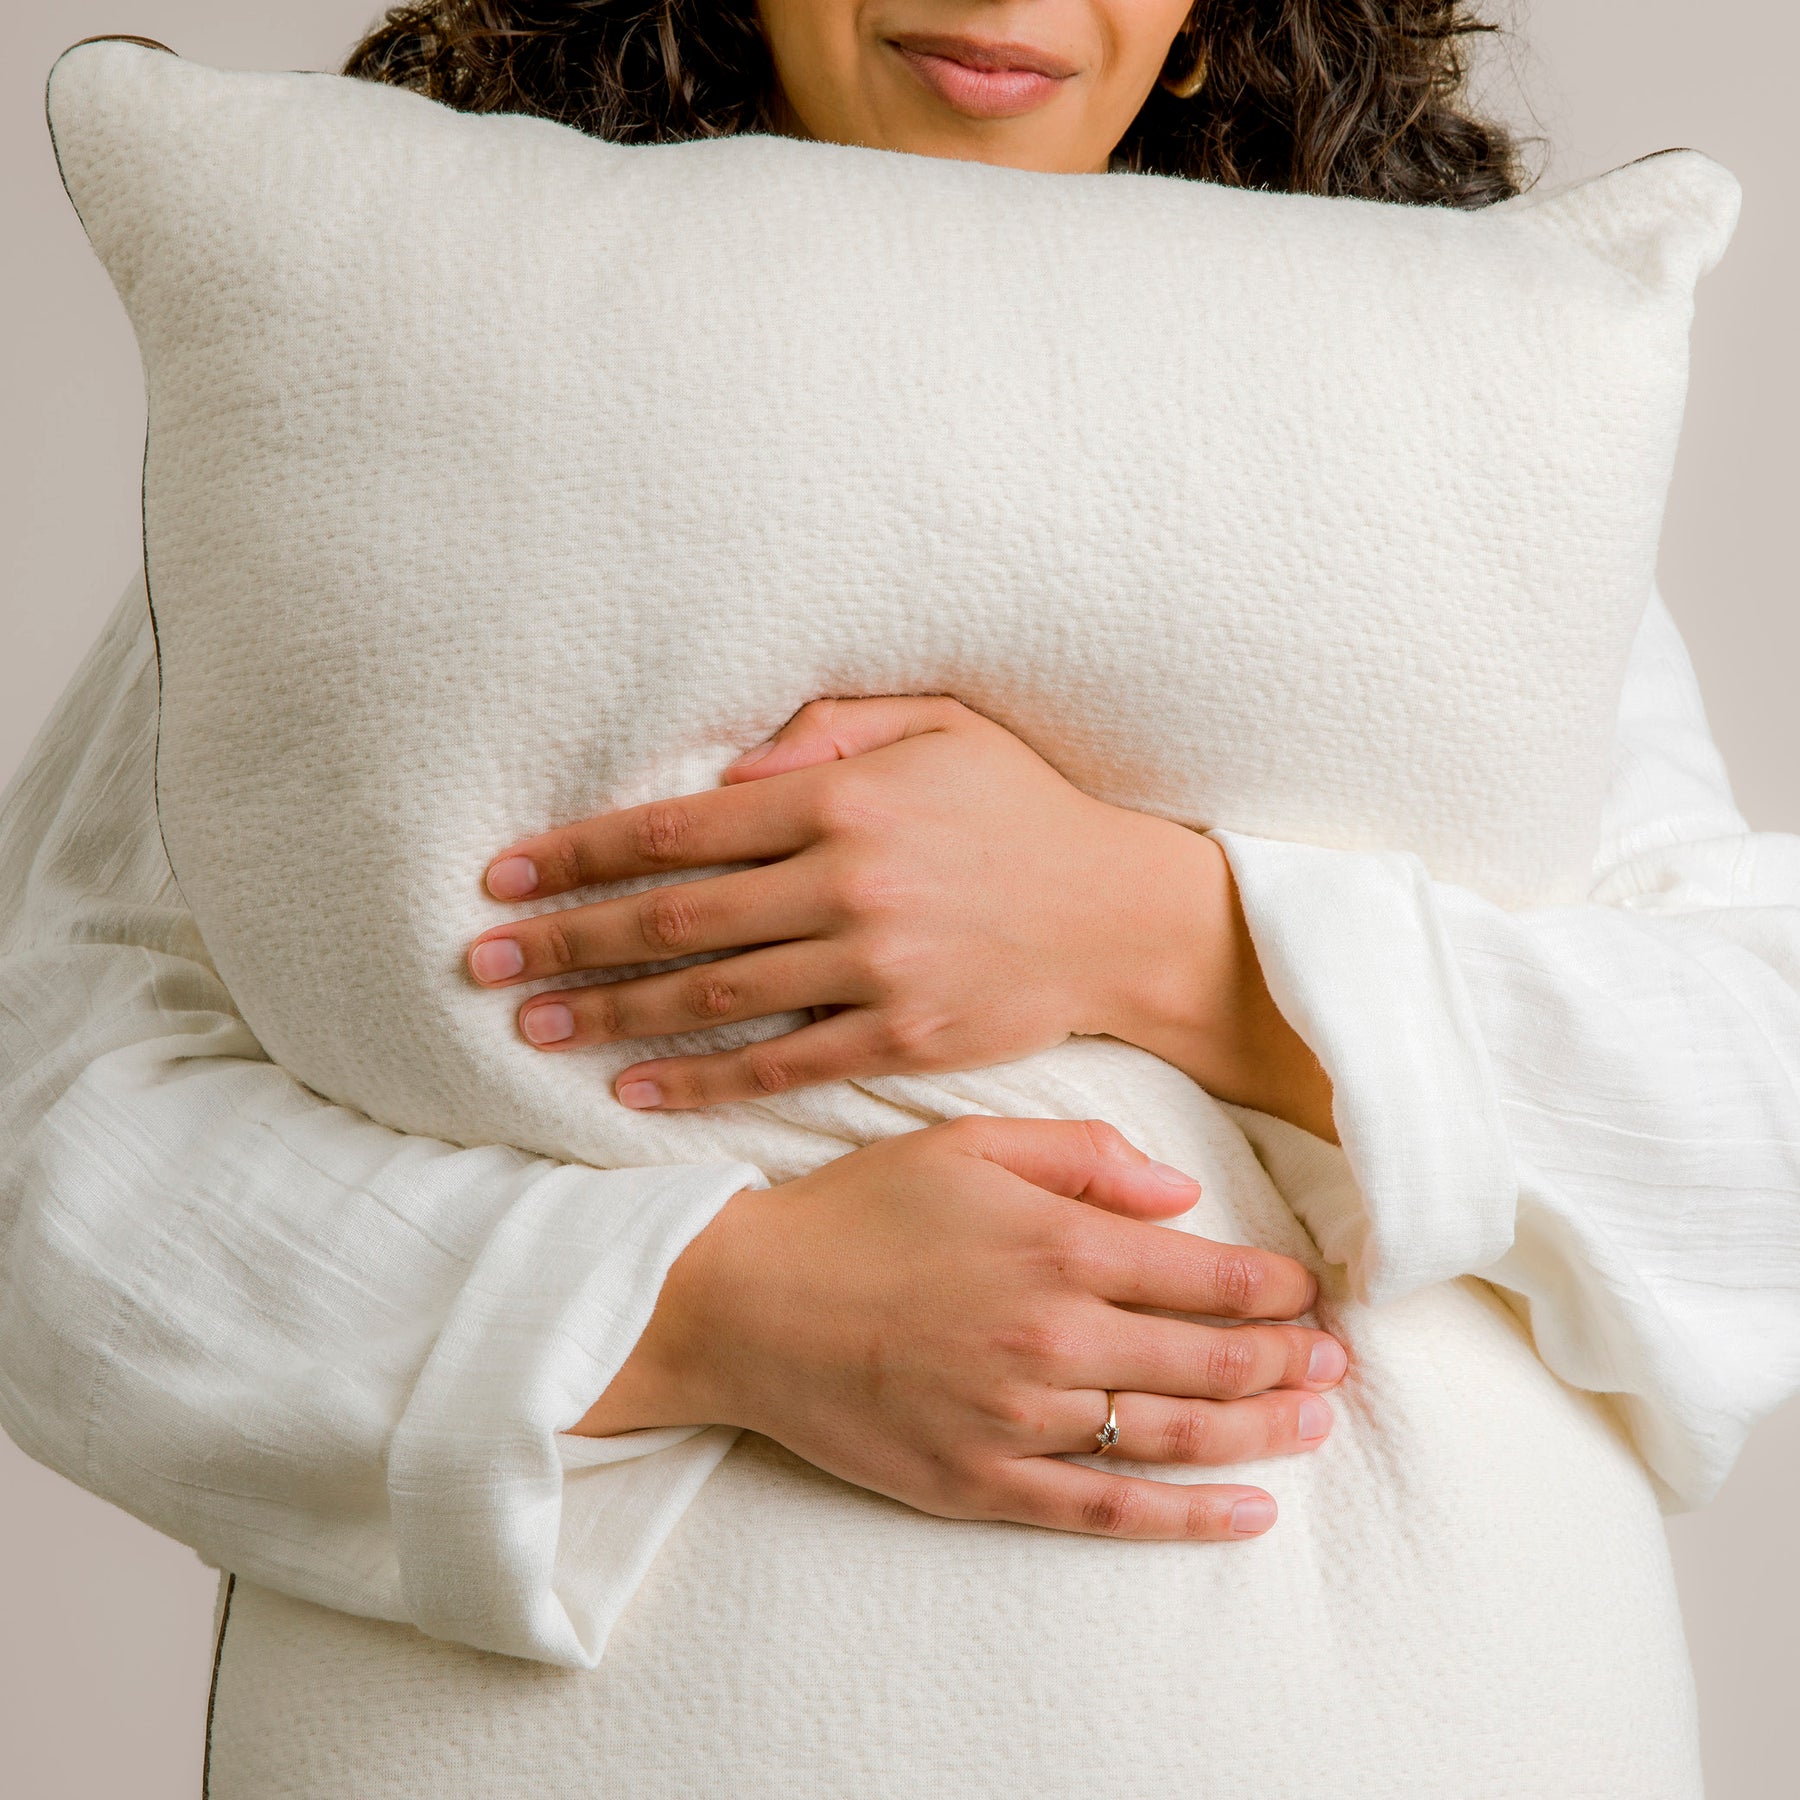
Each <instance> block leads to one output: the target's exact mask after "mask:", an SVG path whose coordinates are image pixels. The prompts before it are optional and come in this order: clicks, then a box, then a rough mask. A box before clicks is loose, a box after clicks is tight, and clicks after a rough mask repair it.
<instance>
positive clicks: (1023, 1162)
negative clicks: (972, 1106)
mask: <svg viewBox="0 0 1800 1800" xmlns="http://www.w3.org/2000/svg"><path fill="white" fill-rule="evenodd" d="M944 1129H945V1130H946V1131H949V1132H953V1133H955V1134H956V1136H957V1137H959V1138H960V1139H961V1140H962V1141H961V1143H960V1144H959V1145H958V1148H959V1149H961V1150H963V1151H965V1152H966V1153H967V1154H968V1155H971V1156H978V1157H980V1158H981V1159H982V1161H984V1162H990V1163H994V1164H996V1165H997V1166H999V1167H1000V1168H1003V1169H1006V1170H1008V1171H1009V1172H1010V1173H1012V1174H1014V1175H1017V1176H1018V1177H1019V1179H1020V1180H1022V1181H1029V1182H1030V1183H1031V1184H1032V1185H1033V1186H1034V1187H1040V1188H1044V1189H1045V1190H1047V1191H1048V1192H1050V1193H1052V1194H1062V1195H1064V1196H1066V1197H1067V1198H1068V1199H1070V1200H1085V1201H1086V1202H1087V1203H1088V1204H1089V1205H1090V1206H1098V1207H1101V1208H1102V1209H1103V1210H1105V1211H1107V1212H1111V1213H1118V1214H1119V1215H1120V1216H1121V1217H1123V1218H1127V1219H1172V1218H1175V1217H1177V1216H1178V1215H1179V1214H1181V1213H1184V1212H1186V1211H1188V1209H1189V1208H1190V1207H1192V1206H1193V1204H1194V1202H1195V1201H1196V1200H1198V1199H1199V1198H1200V1184H1199V1182H1197V1181H1196V1180H1194V1178H1193V1177H1192V1176H1191V1175H1184V1174H1182V1172H1181V1171H1180V1170H1179V1169H1173V1168H1170V1167H1169V1165H1168V1164H1167V1163H1159V1162H1152V1161H1151V1159H1150V1158H1149V1157H1147V1156H1146V1155H1145V1154H1144V1153H1143V1151H1141V1150H1140V1149H1138V1148H1137V1146H1136V1145H1135V1144H1133V1143H1131V1142H1130V1141H1129V1139H1127V1138H1126V1137H1125V1136H1124V1134H1123V1133H1121V1132H1120V1131H1118V1130H1116V1129H1115V1128H1114V1127H1113V1126H1111V1125H1108V1124H1105V1123H1104V1122H1102V1121H1101V1120H1098V1119H990V1118H982V1117H970V1118H963V1119H958V1120H957V1121H956V1122H955V1123H954V1124H953V1125H948V1126H945V1127H944Z"/></svg>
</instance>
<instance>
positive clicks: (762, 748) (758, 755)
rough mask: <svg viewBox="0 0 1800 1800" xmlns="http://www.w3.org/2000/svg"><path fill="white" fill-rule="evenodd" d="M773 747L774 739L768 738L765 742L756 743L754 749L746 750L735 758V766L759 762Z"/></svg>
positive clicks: (740, 766)
mask: <svg viewBox="0 0 1800 1800" xmlns="http://www.w3.org/2000/svg"><path fill="white" fill-rule="evenodd" d="M774 748H775V740H774V739H773V738H770V739H769V741H768V742H767V743H766V744H758V745H757V746H756V748H755V749H754V750H746V751H745V752H744V754H743V755H742V756H740V757H739V758H738V759H737V767H738V768H740V769H741V768H742V767H743V766H744V764H745V763H753V762H761V761H762V759H763V758H764V757H765V756H767V755H768V754H769V752H770V751H771V750H773V749H774Z"/></svg>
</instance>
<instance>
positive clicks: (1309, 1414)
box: [1300, 1394, 1331, 1444]
mask: <svg viewBox="0 0 1800 1800" xmlns="http://www.w3.org/2000/svg"><path fill="white" fill-rule="evenodd" d="M1330 1429H1331V1408H1330V1407H1329V1406H1327V1405H1326V1404H1325V1402H1324V1401H1323V1400H1321V1399H1320V1398H1319V1396H1318V1395H1317V1394H1308V1395H1307V1396H1306V1398H1305V1399H1304V1400H1302V1401H1301V1402H1300V1441H1301V1443H1303V1444H1316V1443H1317V1442H1318V1441H1319V1439H1320V1438H1322V1437H1323V1436H1324V1435H1325V1434H1326V1433H1327V1432H1328V1431H1329V1430H1330Z"/></svg>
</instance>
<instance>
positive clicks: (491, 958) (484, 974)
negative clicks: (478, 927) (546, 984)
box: [469, 938, 525, 981]
mask: <svg viewBox="0 0 1800 1800" xmlns="http://www.w3.org/2000/svg"><path fill="white" fill-rule="evenodd" d="M469 967H470V968H471V969H473V970H474V971H475V979H476V980H477V981H508V980H510V979H511V978H512V977H513V976H515V975H517V974H518V972H519V971H520V970H521V969H522V968H524V967H525V952H524V951H523V950H521V949H520V948H519V946H518V944H517V942H516V941H515V940H514V939H512V938H489V939H488V940H487V941H486V942H485V943H481V944H477V945H476V946H475V948H474V949H473V950H471V951H470V952H469Z"/></svg>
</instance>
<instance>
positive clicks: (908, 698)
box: [725, 694, 967, 783]
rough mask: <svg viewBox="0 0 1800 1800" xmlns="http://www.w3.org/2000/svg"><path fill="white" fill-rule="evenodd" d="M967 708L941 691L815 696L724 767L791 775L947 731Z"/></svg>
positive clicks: (755, 775)
mask: <svg viewBox="0 0 1800 1800" xmlns="http://www.w3.org/2000/svg"><path fill="white" fill-rule="evenodd" d="M958 714H963V716H965V717H966V716H967V713H966V709H965V708H963V707H962V706H960V705H958V703H957V702H956V701H954V700H949V699H946V698H944V697H943V696H942V695H936V694H926V695H895V696H890V697H884V698H879V699H873V700H814V701H812V702H811V703H810V704H808V705H806V706H803V707H801V709H800V710H799V711H798V712H797V713H795V714H794V716H793V717H792V718H791V719H789V720H788V722H787V723H786V724H785V725H784V726H782V728H781V729H780V730H779V731H778V732H776V734H775V735H774V736H773V737H772V738H770V739H769V741H768V742H767V743H766V744H758V745H757V746H756V748H755V749H754V750H746V751H745V752H744V754H743V755H742V756H740V757H739V758H738V759H737V761H736V762H734V763H733V764H732V765H731V767H730V768H728V769H727V770H726V771H725V780H726V781H728V782H732V783H736V782H746V781H761V780H762V779H763V778H764V777H765V776H768V775H791V774H792V773H793V772H794V771H795V770H796V769H811V768H816V767H817V766H818V765H819V764H820V763H828V762H837V761H839V760H841V759H842V758H844V757H848V756H862V755H864V754H865V753H867V752H868V751H870V750H880V749H883V748H884V747H885V746H887V745H888V744H897V743H899V742H900V740H901V739H902V738H909V737H919V736H921V735H922V734H923V733H925V732H927V731H945V730H948V729H950V728H951V727H952V726H953V725H954V724H955V723H956V719H957V715H958Z"/></svg>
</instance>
